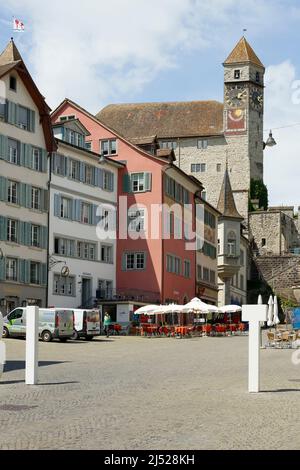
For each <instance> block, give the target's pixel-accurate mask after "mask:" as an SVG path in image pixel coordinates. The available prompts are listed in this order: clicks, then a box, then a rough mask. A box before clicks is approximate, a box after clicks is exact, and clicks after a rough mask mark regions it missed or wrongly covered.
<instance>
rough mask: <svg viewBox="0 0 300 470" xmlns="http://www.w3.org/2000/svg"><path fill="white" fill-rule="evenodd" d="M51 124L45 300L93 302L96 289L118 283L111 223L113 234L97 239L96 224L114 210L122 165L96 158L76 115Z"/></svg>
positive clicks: (104, 289) (108, 288) (65, 303)
mask: <svg viewBox="0 0 300 470" xmlns="http://www.w3.org/2000/svg"><path fill="white" fill-rule="evenodd" d="M53 128H54V135H55V137H56V138H57V143H58V150H57V153H55V154H53V155H52V157H51V158H52V161H51V181H50V237H49V260H50V261H49V286H48V305H51V306H61V307H80V306H82V307H91V306H93V305H94V302H95V299H96V296H97V294H98V298H101V295H100V294H101V292H102V293H103V292H106V293H110V292H111V293H112V292H113V290H114V289H115V287H116V232H115V228H113V230H112V231H113V234H112V235H113V236H112V237H110V238H109V239H104V238H103V237H102V238H101V239H99V238H98V235H97V232H96V227H97V224H98V223H99V222H100V220H102V223H104V225H105V224H107V223H108V221H109V220H112V219H110V216H111V215H113V213H114V212H115V213H116V209H117V185H118V169H119V168H120V167H122V166H123V165H122V163H118V162H116V161H113V160H111V159H109V158H105V159H102V161H100V162H99V155H98V154H96V153H93V152H90V151H89V150H87V149H86V148H85V137H87V136H88V135H89V132H88V131H87V130H86V128H85V127H84V126H83V125H82V124H81V122H80V121H79V120H78V119H71V120H68V121H62V122H60V123H58V124H55V125H54V126H53ZM105 205H109V207H107V206H105ZM99 206H100V208H99ZM98 208H99V209H98ZM97 209H98V212H97ZM106 228H107V227H106ZM111 228H112V227H111V224H110V226H109V229H110V230H111ZM65 274H67V276H66V275H65ZM97 291H98V292H97ZM99 292H100V294H99Z"/></svg>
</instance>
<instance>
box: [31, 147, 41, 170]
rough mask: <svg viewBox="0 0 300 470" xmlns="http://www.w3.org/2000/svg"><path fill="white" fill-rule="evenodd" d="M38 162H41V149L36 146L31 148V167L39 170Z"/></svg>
mask: <svg viewBox="0 0 300 470" xmlns="http://www.w3.org/2000/svg"><path fill="white" fill-rule="evenodd" d="M40 163H41V151H40V149H38V148H35V147H34V148H33V149H32V165H31V167H32V168H33V169H34V170H36V171H40Z"/></svg>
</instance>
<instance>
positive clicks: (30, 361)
mask: <svg viewBox="0 0 300 470" xmlns="http://www.w3.org/2000/svg"><path fill="white" fill-rule="evenodd" d="M38 344H39V308H38V307H35V306H33V307H27V308H26V372H25V382H26V385H35V384H37V383H38Z"/></svg>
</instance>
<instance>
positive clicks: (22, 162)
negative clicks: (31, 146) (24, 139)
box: [20, 143, 26, 166]
mask: <svg viewBox="0 0 300 470" xmlns="http://www.w3.org/2000/svg"><path fill="white" fill-rule="evenodd" d="M25 154H26V144H23V143H20V165H21V166H25Z"/></svg>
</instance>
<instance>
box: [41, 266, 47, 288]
mask: <svg viewBox="0 0 300 470" xmlns="http://www.w3.org/2000/svg"><path fill="white" fill-rule="evenodd" d="M40 284H41V285H42V286H45V285H46V284H47V265H46V264H45V263H42V264H40Z"/></svg>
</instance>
